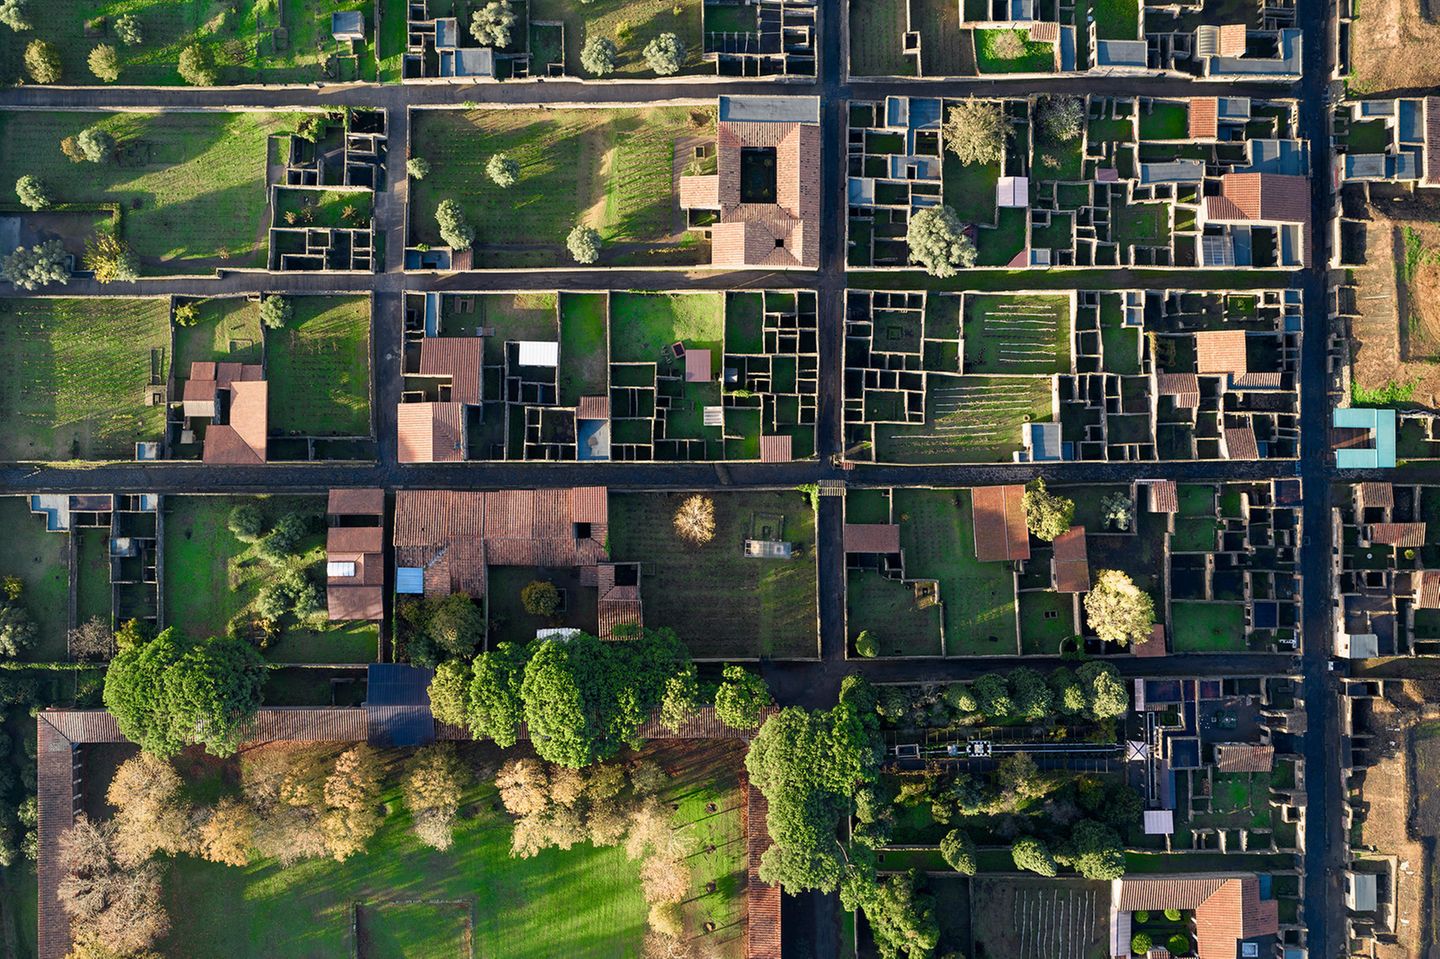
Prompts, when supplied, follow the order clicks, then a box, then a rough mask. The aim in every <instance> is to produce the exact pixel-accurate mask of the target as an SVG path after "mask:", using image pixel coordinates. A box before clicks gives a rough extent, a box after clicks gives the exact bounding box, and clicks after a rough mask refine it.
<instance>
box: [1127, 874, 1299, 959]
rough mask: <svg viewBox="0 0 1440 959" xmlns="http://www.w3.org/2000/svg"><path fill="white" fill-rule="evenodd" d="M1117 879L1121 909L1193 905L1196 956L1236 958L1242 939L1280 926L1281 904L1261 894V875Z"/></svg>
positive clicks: (1269, 932)
mask: <svg viewBox="0 0 1440 959" xmlns="http://www.w3.org/2000/svg"><path fill="white" fill-rule="evenodd" d="M1119 883H1120V893H1119V897H1118V908H1119V910H1120V911H1122V912H1140V911H1145V912H1162V911H1164V910H1166V909H1182V910H1184V909H1189V910H1192V911H1193V912H1194V914H1195V917H1194V918H1195V938H1196V950H1195V954H1196V956H1197V957H1198V959H1235V956H1236V955H1237V954H1238V951H1239V946H1238V944H1239V942H1240V941H1241V940H1242V939H1252V938H1258V937H1261V936H1273V935H1275V934H1276V933H1277V932H1279V929H1280V917H1279V905H1278V904H1277V903H1276V902H1275V900H1273V899H1266V900H1262V899H1261V898H1260V880H1259V879H1258V878H1256V877H1255V876H1254V875H1251V874H1245V875H1227V874H1216V875H1206V874H1196V873H1191V874H1188V875H1185V876H1150V877H1146V878H1144V879H1121V880H1119Z"/></svg>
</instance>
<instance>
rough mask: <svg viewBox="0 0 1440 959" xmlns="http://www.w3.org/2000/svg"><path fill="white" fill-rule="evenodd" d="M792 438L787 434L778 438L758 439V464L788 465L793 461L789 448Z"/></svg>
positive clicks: (764, 437)
mask: <svg viewBox="0 0 1440 959" xmlns="http://www.w3.org/2000/svg"><path fill="white" fill-rule="evenodd" d="M792 445H793V441H792V437H791V436H790V434H789V433H782V434H780V435H779V436H762V437H760V462H762V463H788V462H790V461H791V460H792V459H794V455H793V453H792V450H791V447H792Z"/></svg>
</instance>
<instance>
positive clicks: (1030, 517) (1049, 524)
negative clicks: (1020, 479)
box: [1021, 476, 1075, 543]
mask: <svg viewBox="0 0 1440 959" xmlns="http://www.w3.org/2000/svg"><path fill="white" fill-rule="evenodd" d="M1021 502H1022V503H1023V505H1024V508H1025V526H1026V528H1028V529H1029V530H1030V533H1031V535H1033V536H1034V537H1035V538H1036V539H1043V540H1044V541H1045V542H1047V543H1048V542H1051V541H1053V540H1054V539H1055V537H1057V536H1059V535H1060V534H1062V533H1064V532H1066V531H1067V530H1069V529H1070V522H1071V520H1073V519H1074V518H1075V501H1074V500H1072V499H1070V498H1068V497H1065V496H1056V495H1055V494H1054V493H1051V492H1050V491H1049V490H1047V489H1046V488H1045V481H1044V480H1043V479H1041V478H1039V477H1038V476H1037V477H1036V478H1035V479H1033V480H1031V481H1030V482H1029V483H1028V484H1027V485H1026V486H1025V496H1024V498H1023V499H1022V500H1021Z"/></svg>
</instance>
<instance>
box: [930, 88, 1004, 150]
mask: <svg viewBox="0 0 1440 959" xmlns="http://www.w3.org/2000/svg"><path fill="white" fill-rule="evenodd" d="M1009 127H1010V124H1009V123H1008V121H1006V119H1005V112H1004V111H1003V110H1002V109H1001V108H1000V104H999V103H997V102H995V101H994V100H961V101H960V102H959V103H957V104H955V106H953V107H951V108H950V111H949V112H948V113H946V114H945V123H944V124H943V126H942V127H941V131H940V135H941V136H942V137H943V138H944V140H945V148H946V149H947V150H949V151H950V152H951V153H953V154H955V156H957V157H958V158H959V159H960V162H961V163H981V164H984V163H999V162H1000V161H1001V160H1002V159H1004V157H1005V134H1006V133H1007V132H1008V131H1009Z"/></svg>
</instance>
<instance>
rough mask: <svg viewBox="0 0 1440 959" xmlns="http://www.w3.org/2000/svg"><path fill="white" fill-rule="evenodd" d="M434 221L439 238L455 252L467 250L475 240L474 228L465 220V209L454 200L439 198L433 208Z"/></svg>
mask: <svg viewBox="0 0 1440 959" xmlns="http://www.w3.org/2000/svg"><path fill="white" fill-rule="evenodd" d="M435 223H436V225H437V226H439V227H440V239H442V240H444V241H445V245H446V246H448V247H450V249H452V250H455V251H457V252H459V251H461V250H468V249H470V247H471V246H472V245H473V244H474V242H475V228H474V227H473V226H471V225H470V224H469V223H466V222H465V211H464V210H462V209H461V208H460V204H458V203H456V202H455V201H454V200H441V201H440V205H439V206H437V207H436V208H435Z"/></svg>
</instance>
